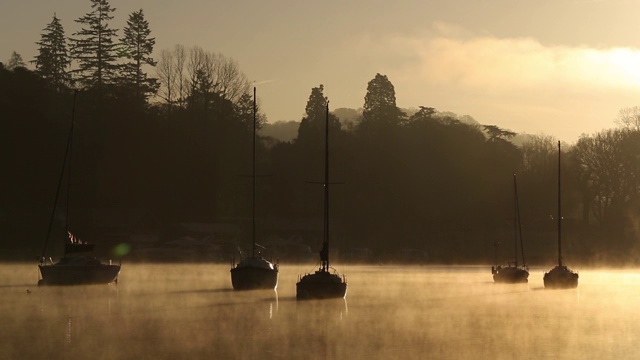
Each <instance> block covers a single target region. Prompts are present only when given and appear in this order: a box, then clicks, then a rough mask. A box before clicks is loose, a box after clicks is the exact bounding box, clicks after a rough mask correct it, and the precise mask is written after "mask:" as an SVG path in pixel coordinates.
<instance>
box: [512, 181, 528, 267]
mask: <svg viewBox="0 0 640 360" xmlns="http://www.w3.org/2000/svg"><path fill="white" fill-rule="evenodd" d="M513 186H514V190H515V195H516V216H517V224H518V235H519V237H520V251H521V252H522V265H523V266H526V265H527V261H526V260H525V259H524V241H523V240H522V221H520V198H519V197H518V185H517V184H516V175H515V174H513ZM516 246H517V241H516ZM517 255H518V254H517V251H516V262H517V259H518V256H517ZM516 266H518V265H517V264H516Z"/></svg>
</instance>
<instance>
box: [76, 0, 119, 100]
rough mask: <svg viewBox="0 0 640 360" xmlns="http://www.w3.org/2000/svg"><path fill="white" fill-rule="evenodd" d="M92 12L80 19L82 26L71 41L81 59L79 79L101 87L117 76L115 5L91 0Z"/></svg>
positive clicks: (78, 59)
mask: <svg viewBox="0 0 640 360" xmlns="http://www.w3.org/2000/svg"><path fill="white" fill-rule="evenodd" d="M91 3H92V5H91V8H92V9H93V10H92V11H91V12H89V13H87V14H86V15H84V16H83V17H81V18H79V19H77V20H76V22H77V23H80V24H82V25H83V26H84V27H83V28H82V30H80V31H78V32H76V33H74V34H73V35H74V36H78V37H77V38H71V39H69V40H70V41H71V55H72V56H73V58H74V60H76V61H77V62H78V66H79V68H78V70H76V72H77V74H78V80H79V81H80V82H81V83H82V84H83V85H84V86H85V87H89V88H94V87H95V88H101V87H102V86H103V85H106V84H110V83H113V82H114V81H115V78H116V70H117V68H118V65H117V64H116V59H117V53H116V44H115V43H114V42H113V39H114V38H115V37H116V35H117V32H118V30H117V29H110V28H109V21H110V20H112V19H113V16H112V15H111V13H112V12H114V11H115V10H116V9H115V8H111V5H109V3H108V2H107V0H91Z"/></svg>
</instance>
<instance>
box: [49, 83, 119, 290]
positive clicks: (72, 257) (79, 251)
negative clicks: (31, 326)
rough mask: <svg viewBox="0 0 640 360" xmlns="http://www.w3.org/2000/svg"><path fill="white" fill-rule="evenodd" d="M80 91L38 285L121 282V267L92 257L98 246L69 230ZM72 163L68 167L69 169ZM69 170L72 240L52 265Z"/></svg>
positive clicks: (66, 224)
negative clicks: (62, 192) (60, 201)
mask: <svg viewBox="0 0 640 360" xmlns="http://www.w3.org/2000/svg"><path fill="white" fill-rule="evenodd" d="M76 95H77V92H76V93H74V95H73V111H72V116H71V127H70V129H69V137H68V139H67V147H66V149H65V154H64V160H63V162H62V170H61V173H60V178H59V180H58V188H57V190H56V196H55V200H54V206H53V211H52V213H51V220H50V221H49V231H48V233H47V238H46V241H45V244H44V248H43V250H42V256H41V257H40V264H39V265H38V268H39V269H40V274H41V279H40V280H39V281H38V285H82V284H108V283H111V282H117V281H118V275H119V274H120V267H121V266H120V265H112V264H111V262H109V264H103V263H102V262H101V261H100V260H98V259H97V258H96V257H93V256H91V252H92V251H93V248H94V246H95V244H91V243H87V242H84V241H81V240H79V239H77V238H76V237H75V236H73V234H72V233H71V232H70V231H69V197H70V192H71V191H70V188H71V187H70V183H71V154H72V151H71V150H72V144H73V126H74V123H75V102H76ZM67 161H68V166H67ZM65 169H66V170H67V171H68V172H67V206H66V209H65V210H66V214H65V219H66V220H65V230H66V231H65V232H66V233H67V235H68V239H67V240H66V241H65V247H64V256H63V257H62V258H61V259H60V261H59V262H57V263H54V262H53V260H52V259H51V258H49V263H46V261H45V255H46V253H47V243H48V241H49V237H50V235H51V228H52V226H53V222H54V217H55V211H56V207H57V205H58V195H59V194H60V188H61V186H62V180H63V178H64V174H65Z"/></svg>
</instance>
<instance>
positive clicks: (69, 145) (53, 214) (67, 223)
mask: <svg viewBox="0 0 640 360" xmlns="http://www.w3.org/2000/svg"><path fill="white" fill-rule="evenodd" d="M76 95H78V91H77V90H76V91H74V92H73V107H72V110H71V127H70V128H69V137H68V138H67V147H66V148H65V150H64V159H63V160H62V169H61V170H60V177H59V178H58V189H57V190H56V197H55V199H54V201H53V211H52V212H51V219H50V220H49V230H48V231H47V238H46V239H45V242H44V247H43V248H42V258H44V256H45V254H46V253H47V244H48V242H49V236H50V235H51V228H52V226H53V220H54V218H55V214H56V205H57V204H58V196H59V195H60V185H62V178H64V170H65V167H66V165H67V158H68V157H69V153H70V152H71V140H72V139H73V125H74V123H75V116H76ZM69 176H71V170H69ZM69 182H71V179H69ZM66 210H67V213H68V212H69V189H67V209H66ZM68 217H69V216H68V214H67V216H65V219H66V220H65V230H66V231H68V230H69V221H68ZM66 235H67V234H65V236H66Z"/></svg>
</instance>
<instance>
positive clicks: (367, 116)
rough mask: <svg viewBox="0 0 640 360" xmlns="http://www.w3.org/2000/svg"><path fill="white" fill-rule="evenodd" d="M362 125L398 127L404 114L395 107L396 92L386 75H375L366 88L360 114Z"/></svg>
mask: <svg viewBox="0 0 640 360" xmlns="http://www.w3.org/2000/svg"><path fill="white" fill-rule="evenodd" d="M362 116H363V121H362V123H363V125H364V124H367V123H369V125H371V124H373V123H375V124H390V125H398V124H400V122H401V121H402V120H403V119H404V117H405V114H404V113H403V112H402V111H401V110H400V109H399V108H398V107H397V106H396V90H395V88H394V87H393V84H392V83H391V81H389V79H388V78H387V76H386V75H380V74H376V76H375V77H374V78H373V80H371V81H369V84H368V86H367V95H365V97H364V108H363V112H362Z"/></svg>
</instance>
